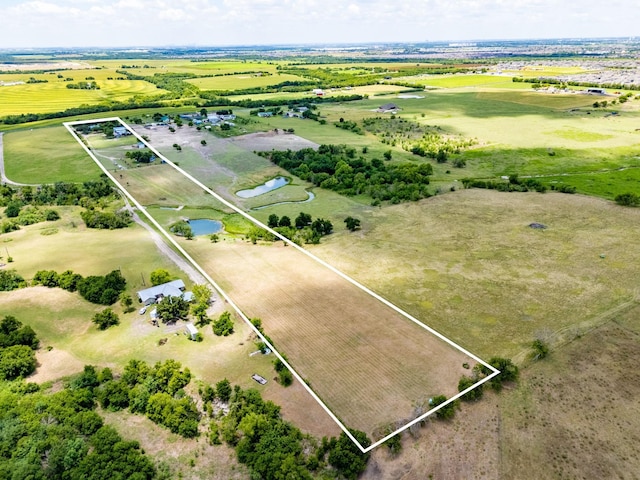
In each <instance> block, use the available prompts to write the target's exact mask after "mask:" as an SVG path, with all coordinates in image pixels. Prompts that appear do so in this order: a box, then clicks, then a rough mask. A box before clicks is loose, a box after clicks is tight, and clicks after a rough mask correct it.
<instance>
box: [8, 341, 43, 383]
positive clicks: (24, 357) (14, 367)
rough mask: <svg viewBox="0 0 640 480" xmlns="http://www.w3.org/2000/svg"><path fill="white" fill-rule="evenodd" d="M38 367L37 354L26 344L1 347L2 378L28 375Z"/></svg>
mask: <svg viewBox="0 0 640 480" xmlns="http://www.w3.org/2000/svg"><path fill="white" fill-rule="evenodd" d="M35 369H36V356H35V354H34V353H33V350H31V348H29V347H28V346H26V345H13V346H11V347H7V348H2V349H0V380H13V379H15V378H18V377H26V376H27V375H30V374H32V373H33V372H34V371H35Z"/></svg>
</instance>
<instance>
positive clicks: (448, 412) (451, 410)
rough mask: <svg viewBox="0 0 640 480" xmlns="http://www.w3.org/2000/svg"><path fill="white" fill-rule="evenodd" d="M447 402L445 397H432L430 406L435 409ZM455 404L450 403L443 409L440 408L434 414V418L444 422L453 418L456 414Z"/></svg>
mask: <svg viewBox="0 0 640 480" xmlns="http://www.w3.org/2000/svg"><path fill="white" fill-rule="evenodd" d="M446 401H447V397H445V396H444V395H436V396H435V397H433V398H432V399H431V402H430V404H431V406H432V407H437V406H438V405H440V404H442V403H444V402H446ZM456 405H457V404H456V402H455V401H454V402H451V403H448V404H447V405H445V406H444V407H442V408H441V409H440V410H438V411H437V412H436V416H437V417H438V418H442V419H444V420H448V419H450V418H453V416H454V415H455V413H456V410H455V409H456Z"/></svg>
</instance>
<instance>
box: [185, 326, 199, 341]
mask: <svg viewBox="0 0 640 480" xmlns="http://www.w3.org/2000/svg"><path fill="white" fill-rule="evenodd" d="M185 327H186V328H185V330H184V333H185V335H186V336H187V337H189V340H195V339H196V335H198V329H197V328H196V327H195V325H194V324H192V323H187V324H186V325H185Z"/></svg>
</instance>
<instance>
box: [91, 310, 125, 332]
mask: <svg viewBox="0 0 640 480" xmlns="http://www.w3.org/2000/svg"><path fill="white" fill-rule="evenodd" d="M91 321H92V322H93V323H95V324H96V325H97V326H98V328H99V329H100V330H106V329H107V328H109V327H112V326H114V325H118V324H119V323H120V318H118V315H117V314H116V313H115V312H114V311H113V310H111V309H110V308H105V309H104V310H102V311H101V312H98V313H96V314H95V315H94V316H93V319H92V320H91Z"/></svg>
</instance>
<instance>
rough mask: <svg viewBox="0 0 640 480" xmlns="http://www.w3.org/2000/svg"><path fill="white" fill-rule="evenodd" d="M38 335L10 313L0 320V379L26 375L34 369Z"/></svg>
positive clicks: (11, 378)
mask: <svg viewBox="0 0 640 480" xmlns="http://www.w3.org/2000/svg"><path fill="white" fill-rule="evenodd" d="M38 343H39V341H38V337H37V336H36V333H35V332H34V331H33V329H32V328H31V327H30V326H28V325H23V324H22V323H21V322H20V321H19V320H18V319H17V318H16V317H14V316H12V315H7V316H5V317H4V318H3V319H2V320H0V380H13V379H14V378H18V377H26V376H27V375H30V374H31V373H33V372H34V371H35V369H36V357H35V354H34V352H33V351H34V350H35V349H36V348H38Z"/></svg>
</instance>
